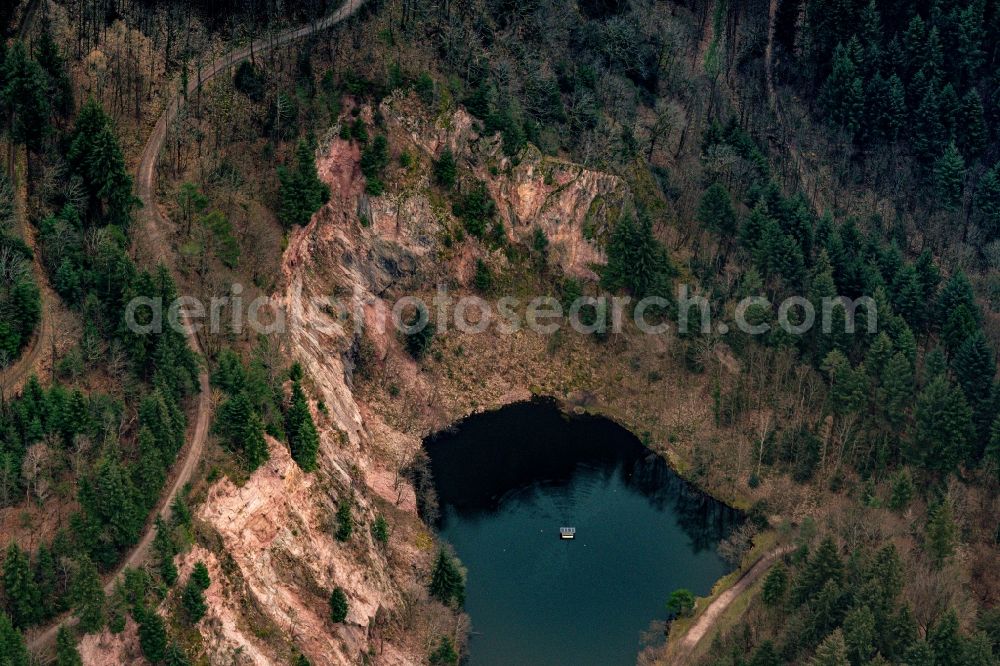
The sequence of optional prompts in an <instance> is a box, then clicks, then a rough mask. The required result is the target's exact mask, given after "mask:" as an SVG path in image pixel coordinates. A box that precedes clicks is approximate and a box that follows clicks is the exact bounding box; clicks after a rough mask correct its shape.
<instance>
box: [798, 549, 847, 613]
mask: <svg viewBox="0 0 1000 666" xmlns="http://www.w3.org/2000/svg"><path fill="white" fill-rule="evenodd" d="M843 575H844V563H843V561H842V560H841V559H840V553H838V552H837V546H836V544H834V542H833V539H831V538H830V537H826V538H825V539H823V541H822V542H820V545H819V548H818V549H817V550H816V553H815V554H814V555H813V556H812V558H810V560H809V562H808V564H807V565H806V567H805V568H804V569H803V570H802V572H801V573H800V574H799V576H798V578H797V579H796V581H795V586H794V588H793V594H792V596H793V598H794V600H795V602H796V603H799V604H801V603H802V602H803V601H805V600H807V599H809V598H810V597H812V596H813V595H815V594H817V593H818V592H819V591H820V590H822V589H823V587H824V586H825V585H826V583H828V582H833V583H834V584H839V583H840V581H841V579H842V578H843Z"/></svg>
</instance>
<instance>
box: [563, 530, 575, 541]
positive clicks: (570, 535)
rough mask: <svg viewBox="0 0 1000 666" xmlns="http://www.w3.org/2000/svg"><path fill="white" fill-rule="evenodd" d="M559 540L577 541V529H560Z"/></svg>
mask: <svg viewBox="0 0 1000 666" xmlns="http://www.w3.org/2000/svg"><path fill="white" fill-rule="evenodd" d="M559 538H560V539H567V540H568V539H575V538H576V528H575V527H560V528H559Z"/></svg>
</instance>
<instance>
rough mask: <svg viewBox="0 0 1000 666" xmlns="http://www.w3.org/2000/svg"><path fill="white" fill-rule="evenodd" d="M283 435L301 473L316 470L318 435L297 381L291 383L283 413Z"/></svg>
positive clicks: (300, 385)
mask: <svg viewBox="0 0 1000 666" xmlns="http://www.w3.org/2000/svg"><path fill="white" fill-rule="evenodd" d="M285 433H286V434H287V435H288V444H289V447H290V448H291V451H292V458H293V459H294V460H295V462H296V463H298V465H299V467H301V468H302V469H303V471H306V472H311V471H312V470H314V469H315V468H316V453H317V451H318V450H319V434H318V433H317V432H316V425H315V424H314V423H313V420H312V414H311V413H310V411H309V403H308V401H307V400H306V394H305V392H304V391H303V390H302V384H301V382H299V381H295V382H293V383H292V398H291V404H290V405H289V407H288V411H287V412H286V413H285Z"/></svg>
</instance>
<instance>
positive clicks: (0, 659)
mask: <svg viewBox="0 0 1000 666" xmlns="http://www.w3.org/2000/svg"><path fill="white" fill-rule="evenodd" d="M0 664H3V665H4V666H30V664H31V656H30V655H29V654H28V646H27V644H26V643H25V642H24V636H22V635H21V632H20V631H18V630H17V629H16V628H14V625H13V624H11V621H10V618H9V617H7V614H6V613H0Z"/></svg>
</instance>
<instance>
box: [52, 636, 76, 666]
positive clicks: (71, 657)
mask: <svg viewBox="0 0 1000 666" xmlns="http://www.w3.org/2000/svg"><path fill="white" fill-rule="evenodd" d="M56 666H83V659H81V658H80V652H79V651H78V650H77V649H76V640H75V639H74V638H73V635H72V634H71V633H69V630H68V629H66V627H65V626H62V627H59V633H57V634H56Z"/></svg>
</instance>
